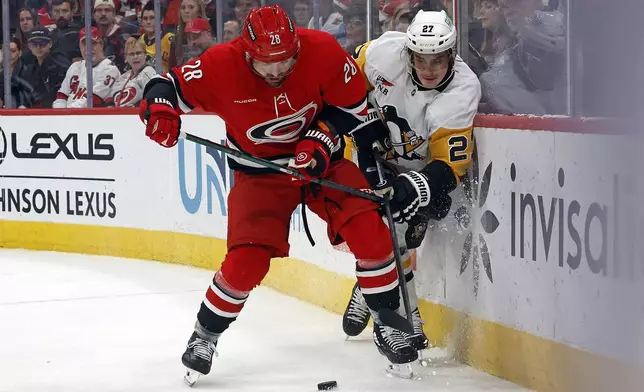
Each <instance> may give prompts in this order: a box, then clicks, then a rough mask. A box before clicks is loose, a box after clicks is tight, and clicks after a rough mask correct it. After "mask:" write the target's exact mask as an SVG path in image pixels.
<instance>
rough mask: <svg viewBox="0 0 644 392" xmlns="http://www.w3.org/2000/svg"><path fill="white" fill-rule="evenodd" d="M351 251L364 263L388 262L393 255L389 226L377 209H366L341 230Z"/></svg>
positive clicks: (374, 264) (370, 266)
mask: <svg viewBox="0 0 644 392" xmlns="http://www.w3.org/2000/svg"><path fill="white" fill-rule="evenodd" d="M340 234H341V235H342V238H344V240H345V241H346V242H347V245H348V246H349V249H351V253H353V255H354V256H355V257H356V259H358V260H360V261H361V262H364V263H373V265H369V266H367V267H369V268H372V267H374V266H377V265H378V264H382V263H386V262H387V261H388V260H390V259H391V257H392V255H393V252H392V250H393V244H392V240H391V233H390V232H389V228H388V227H387V225H385V223H384V222H383V221H382V219H381V218H380V215H378V212H376V211H365V212H363V213H361V214H358V215H356V216H354V217H352V218H351V219H350V220H349V221H348V222H347V223H346V224H345V225H344V226H343V227H342V230H341V232H340Z"/></svg>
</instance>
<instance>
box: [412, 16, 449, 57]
mask: <svg viewBox="0 0 644 392" xmlns="http://www.w3.org/2000/svg"><path fill="white" fill-rule="evenodd" d="M454 46H456V27H454V23H452V20H451V19H450V17H449V16H448V15H447V14H446V13H445V11H440V12H436V11H422V10H420V11H418V13H417V14H416V17H414V20H412V22H411V24H410V25H409V27H408V28H407V48H408V49H409V50H411V51H412V52H415V53H420V54H428V53H441V52H445V51H447V50H449V49H452V48H454Z"/></svg>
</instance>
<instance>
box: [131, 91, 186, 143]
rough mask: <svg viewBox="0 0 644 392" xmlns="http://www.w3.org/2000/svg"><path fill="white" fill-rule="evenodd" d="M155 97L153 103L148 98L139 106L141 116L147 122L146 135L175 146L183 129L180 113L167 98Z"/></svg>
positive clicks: (156, 140) (158, 141)
mask: <svg viewBox="0 0 644 392" xmlns="http://www.w3.org/2000/svg"><path fill="white" fill-rule="evenodd" d="M153 99H154V100H153V102H152V103H151V104H150V103H149V102H148V100H147V99H145V100H143V102H141V106H140V108H139V117H140V118H141V121H143V123H144V124H146V126H145V136H147V137H149V138H150V139H152V140H154V141H155V142H157V143H159V144H160V145H162V146H163V147H168V148H169V147H174V145H175V144H177V140H178V139H179V130H180V129H181V119H180V118H179V114H178V113H177V111H176V110H174V108H173V107H172V103H170V101H168V100H167V99H164V98H153Z"/></svg>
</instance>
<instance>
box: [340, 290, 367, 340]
mask: <svg viewBox="0 0 644 392" xmlns="http://www.w3.org/2000/svg"><path fill="white" fill-rule="evenodd" d="M370 317H371V312H370V311H369V307H367V303H366V302H365V300H364V297H363V296H362V293H361V292H360V288H359V287H358V283H356V284H355V285H354V286H353V291H352V292H351V298H350V299H349V303H348V304H347V308H346V310H345V311H344V315H343V316H342V330H343V331H344V333H346V334H347V338H348V337H349V336H358V335H360V334H361V333H362V331H364V329H365V328H366V327H367V324H368V323H369V318H370Z"/></svg>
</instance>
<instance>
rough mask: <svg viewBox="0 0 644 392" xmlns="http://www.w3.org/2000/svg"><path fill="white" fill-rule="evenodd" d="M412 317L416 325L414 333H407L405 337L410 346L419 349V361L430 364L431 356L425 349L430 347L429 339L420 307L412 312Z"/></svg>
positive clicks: (423, 364)
mask: <svg viewBox="0 0 644 392" xmlns="http://www.w3.org/2000/svg"><path fill="white" fill-rule="evenodd" d="M411 317H412V321H413V326H414V333H412V334H405V339H406V340H407V343H409V345H410V346H412V347H413V348H415V349H416V350H417V351H418V361H419V362H420V364H421V365H422V366H425V367H426V366H428V365H429V357H428V353H427V352H426V351H425V350H427V348H429V341H428V340H427V336H426V335H425V332H423V324H424V321H423V319H422V318H421V316H420V312H419V311H418V308H416V309H414V310H413V311H412V312H411Z"/></svg>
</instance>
